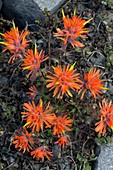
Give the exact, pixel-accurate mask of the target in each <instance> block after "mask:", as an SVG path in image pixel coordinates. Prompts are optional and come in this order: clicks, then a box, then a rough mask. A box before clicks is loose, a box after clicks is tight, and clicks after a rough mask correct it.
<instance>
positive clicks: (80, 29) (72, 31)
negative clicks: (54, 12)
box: [54, 10, 92, 47]
mask: <svg viewBox="0 0 113 170" xmlns="http://www.w3.org/2000/svg"><path fill="white" fill-rule="evenodd" d="M62 13H63V23H64V29H62V30H61V29H60V28H57V33H54V36H55V37H60V39H61V40H62V41H63V43H64V47H66V46H67V43H71V45H72V46H73V47H83V46H84V44H83V43H81V42H79V41H77V38H78V37H81V38H87V36H86V34H88V28H84V26H85V25H86V24H87V23H88V22H90V20H92V18H91V19H89V20H88V21H86V20H83V19H82V18H81V17H79V16H76V10H75V11H74V15H73V16H72V18H69V16H65V14H64V11H63V10H62Z"/></svg>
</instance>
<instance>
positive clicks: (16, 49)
mask: <svg viewBox="0 0 113 170" xmlns="http://www.w3.org/2000/svg"><path fill="white" fill-rule="evenodd" d="M0 34H1V33H0ZM29 34H30V32H29V31H22V32H21V33H20V34H19V31H18V27H15V24H14V22H13V28H11V30H10V31H8V32H6V33H4V34H1V35H2V36H3V37H4V39H5V40H6V41H5V42H0V44H3V45H5V46H6V48H5V49H4V50H3V52H5V51H6V50H9V51H10V52H11V53H12V54H13V56H12V57H11V58H10V59H9V61H8V63H10V62H11V61H12V63H13V62H14V61H15V60H17V59H18V58H19V57H21V55H20V52H23V51H24V50H25V48H26V47H27V46H28V44H27V43H28V42H30V40H26V36H28V35H29Z"/></svg>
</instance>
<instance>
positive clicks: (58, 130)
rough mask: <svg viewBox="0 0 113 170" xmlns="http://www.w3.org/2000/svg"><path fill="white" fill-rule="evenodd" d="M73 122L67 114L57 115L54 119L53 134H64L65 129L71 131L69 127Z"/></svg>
mask: <svg viewBox="0 0 113 170" xmlns="http://www.w3.org/2000/svg"><path fill="white" fill-rule="evenodd" d="M72 122H73V120H72V119H70V118H69V117H67V116H66V115H64V116H63V117H61V116H58V117H56V119H55V120H54V127H53V134H54V135H58V136H62V135H64V133H65V131H70V128H69V127H71V126H72Z"/></svg>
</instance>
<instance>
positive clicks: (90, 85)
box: [78, 67, 108, 99]
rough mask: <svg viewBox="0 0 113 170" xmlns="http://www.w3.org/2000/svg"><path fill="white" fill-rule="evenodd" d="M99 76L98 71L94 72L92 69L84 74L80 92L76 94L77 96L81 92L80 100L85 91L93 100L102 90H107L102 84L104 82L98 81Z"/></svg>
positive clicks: (94, 69)
mask: <svg viewBox="0 0 113 170" xmlns="http://www.w3.org/2000/svg"><path fill="white" fill-rule="evenodd" d="M101 75H102V74H101V73H100V70H96V68H94V67H92V68H91V69H90V70H89V72H87V73H85V74H84V81H83V83H82V85H81V89H80V91H79V92H78V93H79V94H80V93H81V92H82V95H81V99H82V98H83V97H84V94H85V92H86V91H87V90H89V91H90V92H91V94H92V95H93V97H94V98H96V96H100V94H102V92H101V90H102V89H106V90H108V89H107V88H105V87H104V84H102V82H104V81H105V80H101V79H100V76H101Z"/></svg>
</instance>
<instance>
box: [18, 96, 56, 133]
mask: <svg viewBox="0 0 113 170" xmlns="http://www.w3.org/2000/svg"><path fill="white" fill-rule="evenodd" d="M49 105H50V103H48V105H47V107H46V108H45V109H44V108H43V103H42V100H41V99H40V101H39V105H38V106H36V105H35V103H34V102H33V101H32V102H31V103H30V102H29V103H24V107H23V108H24V109H25V112H21V114H22V118H23V120H26V122H27V123H26V124H25V125H24V126H26V127H27V128H32V132H34V131H35V130H36V131H37V132H39V131H40V130H43V127H44V123H45V124H46V128H50V127H51V125H52V124H53V121H54V119H55V114H54V113H51V114H50V112H51V111H52V109H53V108H49Z"/></svg>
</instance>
